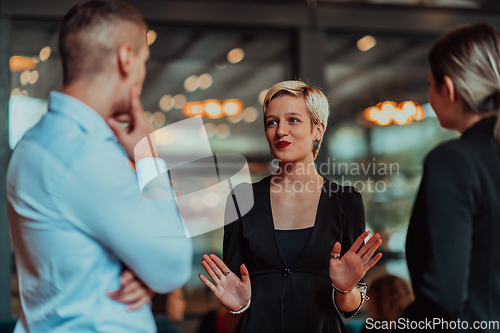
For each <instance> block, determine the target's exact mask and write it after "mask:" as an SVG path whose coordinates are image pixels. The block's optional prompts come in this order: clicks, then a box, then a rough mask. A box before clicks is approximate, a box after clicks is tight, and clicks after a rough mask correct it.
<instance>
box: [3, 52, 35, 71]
mask: <svg viewBox="0 0 500 333" xmlns="http://www.w3.org/2000/svg"><path fill="white" fill-rule="evenodd" d="M9 65H10V70H11V71H13V72H18V71H24V70H26V69H33V68H35V67H36V63H35V62H34V61H33V58H32V57H21V56H13V57H10V61H9Z"/></svg>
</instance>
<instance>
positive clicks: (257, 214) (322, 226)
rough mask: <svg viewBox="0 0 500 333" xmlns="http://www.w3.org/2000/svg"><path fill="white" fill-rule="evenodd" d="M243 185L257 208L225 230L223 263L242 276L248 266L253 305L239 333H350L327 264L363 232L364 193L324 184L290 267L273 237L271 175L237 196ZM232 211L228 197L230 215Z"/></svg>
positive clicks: (240, 325)
mask: <svg viewBox="0 0 500 333" xmlns="http://www.w3.org/2000/svg"><path fill="white" fill-rule="evenodd" d="M245 186H252V188H253V197H254V205H253V207H252V208H251V210H250V211H249V212H248V213H247V214H246V215H244V216H243V217H242V218H241V219H238V220H237V221H236V222H233V223H230V224H227V225H226V226H225V227H224V247H223V259H224V262H225V263H226V264H227V265H228V266H229V268H230V269H231V270H232V271H233V272H234V273H236V274H237V275H238V276H240V277H241V275H240V265H241V264H242V263H245V265H246V266H247V268H248V270H249V272H250V281H251V284H252V302H251V305H250V307H249V309H248V310H247V311H246V312H245V313H244V314H243V316H242V318H241V319H240V321H239V323H238V326H237V328H236V330H235V332H249V333H250V332H251V333H257V332H258V333H266V332H286V333H290V332H307V333H314V332H347V329H346V328H345V326H344V324H343V322H342V320H341V319H340V316H339V313H338V312H337V310H336V308H335V306H334V304H333V302H332V289H333V288H332V287H331V285H330V284H331V280H330V277H329V262H330V253H331V251H332V249H333V245H334V244H335V242H336V241H339V242H341V244H342V252H345V251H347V250H348V249H349V248H350V247H351V245H352V244H353V243H354V241H355V240H356V239H357V238H358V237H359V235H360V234H361V233H363V231H364V230H365V215H364V206H363V201H362V198H361V194H359V192H358V191H357V190H355V188H353V187H342V186H339V185H338V184H336V183H333V182H331V181H325V182H324V183H323V191H322V193H321V196H320V201H319V205H318V210H317V215H316V222H315V226H314V229H313V233H312V235H311V238H310V239H309V242H308V243H307V245H306V247H305V249H304V251H303V252H302V253H301V254H300V256H299V257H298V259H297V260H296V261H295V262H293V263H292V264H291V265H289V264H287V263H286V262H285V260H284V259H283V256H282V255H281V252H280V248H279V245H278V242H277V240H276V237H275V231H274V223H273V219H272V212H271V202H270V177H267V178H264V179H263V180H261V181H260V182H258V183H255V184H252V185H250V184H241V185H238V186H237V187H236V188H235V189H234V192H235V193H236V197H238V192H239V191H241V189H242V188H244V187H245ZM233 209H234V204H233V200H232V199H231V197H230V198H229V199H228V201H227V204H226V216H227V215H228V211H230V210H233ZM313 209H316V207H314V208H313Z"/></svg>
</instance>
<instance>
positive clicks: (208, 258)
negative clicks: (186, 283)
mask: <svg viewBox="0 0 500 333" xmlns="http://www.w3.org/2000/svg"><path fill="white" fill-rule="evenodd" d="M203 259H205V261H206V262H207V264H209V265H210V267H211V268H212V270H213V272H214V273H215V274H216V275H217V277H218V278H219V279H220V278H221V277H222V271H221V269H220V268H219V266H217V265H216V264H215V263H214V261H213V259H212V257H211V256H209V255H206V254H204V255H203Z"/></svg>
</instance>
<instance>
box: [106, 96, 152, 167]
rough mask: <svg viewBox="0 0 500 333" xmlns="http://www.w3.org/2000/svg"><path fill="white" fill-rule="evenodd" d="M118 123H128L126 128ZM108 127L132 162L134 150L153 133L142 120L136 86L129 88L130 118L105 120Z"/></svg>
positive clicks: (147, 123)
mask: <svg viewBox="0 0 500 333" xmlns="http://www.w3.org/2000/svg"><path fill="white" fill-rule="evenodd" d="M120 122H128V123H129V125H128V126H127V127H126V128H122V127H121V126H120ZM107 123H108V125H109V127H111V129H112V130H113V132H114V133H115V135H116V137H117V139H118V141H119V142H120V143H121V145H122V146H123V149H125V151H126V152H127V155H128V157H129V158H130V160H131V161H133V162H135V161H134V148H135V146H136V145H137V143H138V142H139V141H140V140H142V139H143V138H144V137H146V136H148V135H149V134H151V133H152V132H153V131H154V127H153V125H152V124H151V123H150V122H148V121H147V120H146V119H145V118H144V110H143V108H142V104H141V100H140V98H139V94H138V91H137V87H136V86H132V87H131V88H130V116H128V115H121V116H118V117H111V118H109V119H108V120H107Z"/></svg>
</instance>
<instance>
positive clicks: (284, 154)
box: [265, 95, 322, 163]
mask: <svg viewBox="0 0 500 333" xmlns="http://www.w3.org/2000/svg"><path fill="white" fill-rule="evenodd" d="M265 126H266V138H267V142H268V143H269V148H270V149H271V153H272V155H273V156H274V158H276V159H278V160H280V161H281V162H284V163H290V162H292V163H297V162H305V163H307V162H312V161H313V154H312V148H313V145H314V139H315V138H318V139H319V138H320V134H322V133H321V132H320V130H319V129H318V128H319V127H320V125H315V126H314V127H313V128H311V118H310V117H309V114H308V112H307V107H306V103H305V101H304V99H303V98H302V97H295V96H291V95H283V96H280V97H277V98H275V99H273V100H271V102H269V104H268V105H267V110H266V115H265Z"/></svg>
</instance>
